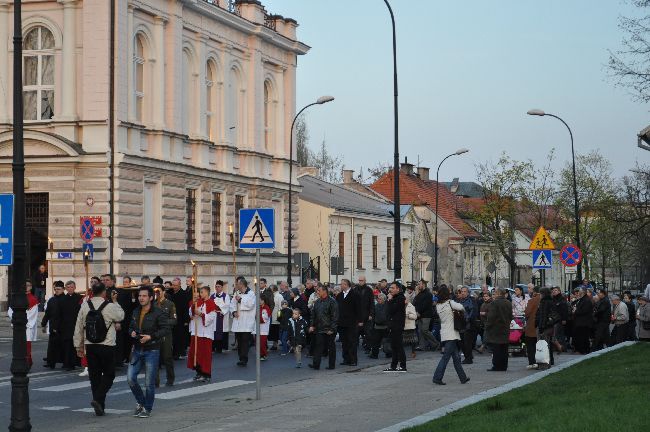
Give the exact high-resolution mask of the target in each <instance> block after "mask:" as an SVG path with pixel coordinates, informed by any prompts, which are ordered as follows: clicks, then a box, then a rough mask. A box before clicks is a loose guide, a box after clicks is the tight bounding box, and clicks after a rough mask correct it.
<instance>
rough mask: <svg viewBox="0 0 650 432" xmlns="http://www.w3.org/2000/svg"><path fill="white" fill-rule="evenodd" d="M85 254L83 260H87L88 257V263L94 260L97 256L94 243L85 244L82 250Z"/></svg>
mask: <svg viewBox="0 0 650 432" xmlns="http://www.w3.org/2000/svg"><path fill="white" fill-rule="evenodd" d="M81 250H82V252H83V258H84V260H86V257H87V259H88V261H92V260H93V256H94V255H95V247H94V246H93V244H92V243H84V244H83V245H82V248H81ZM86 251H88V255H86Z"/></svg>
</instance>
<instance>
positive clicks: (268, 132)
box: [264, 81, 273, 151]
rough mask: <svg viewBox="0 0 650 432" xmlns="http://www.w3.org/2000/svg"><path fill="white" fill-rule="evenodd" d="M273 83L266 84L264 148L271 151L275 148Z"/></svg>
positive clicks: (266, 82)
mask: <svg viewBox="0 0 650 432" xmlns="http://www.w3.org/2000/svg"><path fill="white" fill-rule="evenodd" d="M271 94H272V90H271V83H270V82H268V81H265V82H264V148H265V149H266V151H269V150H270V149H271V147H272V146H273V127H272V125H273V106H272V104H273V101H272V100H271V99H272V97H271Z"/></svg>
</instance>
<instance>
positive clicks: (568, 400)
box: [404, 343, 650, 432]
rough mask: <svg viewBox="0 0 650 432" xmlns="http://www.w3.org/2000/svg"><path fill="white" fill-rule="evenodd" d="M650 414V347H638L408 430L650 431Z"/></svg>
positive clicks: (584, 362)
mask: <svg viewBox="0 0 650 432" xmlns="http://www.w3.org/2000/svg"><path fill="white" fill-rule="evenodd" d="M440 391H445V389H444V388H442V389H440ZM649 411H650V344H649V343H638V344H636V345H633V346H630V347H625V348H621V349H619V350H616V351H613V352H611V353H608V354H604V355H602V356H599V357H596V358H593V359H589V360H585V361H583V362H581V363H578V364H577V365H575V366H572V367H570V368H567V369H564V370H562V371H560V372H557V373H554V374H551V375H549V376H547V377H545V378H543V379H541V380H539V381H537V382H534V383H532V384H528V385H526V386H524V387H521V388H518V389H515V390H511V391H509V392H507V393H504V394H502V395H499V396H495V397H492V398H489V399H486V400H484V401H481V402H478V403H476V404H473V405H470V406H468V407H465V408H462V409H460V410H458V411H455V412H453V413H451V414H447V415H446V416H444V417H441V418H439V419H436V420H433V421H430V422H428V423H425V424H423V425H421V426H417V427H414V428H408V429H404V431H408V432H425V431H436V432H437V431H452V430H453V431H463V432H469V431H480V432H488V431H518V432H528V431H544V432H555V431H558V432H570V431H579V432H594V431H607V432H627V431H647V430H650V421H649V420H648V417H647V416H648V413H649Z"/></svg>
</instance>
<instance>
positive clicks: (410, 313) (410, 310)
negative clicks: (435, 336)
mask: <svg viewBox="0 0 650 432" xmlns="http://www.w3.org/2000/svg"><path fill="white" fill-rule="evenodd" d="M417 319H418V313H417V312H416V311H415V306H413V304H412V303H407V304H406V319H405V320H404V330H415V321H416V320H417ZM427 330H428V329H427Z"/></svg>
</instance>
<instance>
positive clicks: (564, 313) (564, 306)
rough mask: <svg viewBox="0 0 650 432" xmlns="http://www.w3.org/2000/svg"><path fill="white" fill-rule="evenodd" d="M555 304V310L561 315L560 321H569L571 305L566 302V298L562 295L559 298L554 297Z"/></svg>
mask: <svg viewBox="0 0 650 432" xmlns="http://www.w3.org/2000/svg"><path fill="white" fill-rule="evenodd" d="M553 304H554V305H555V309H556V310H557V311H558V313H559V314H560V319H561V320H562V321H568V320H569V304H568V303H567V301H566V300H565V298H564V296H563V295H562V294H558V295H557V296H555V297H553Z"/></svg>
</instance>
